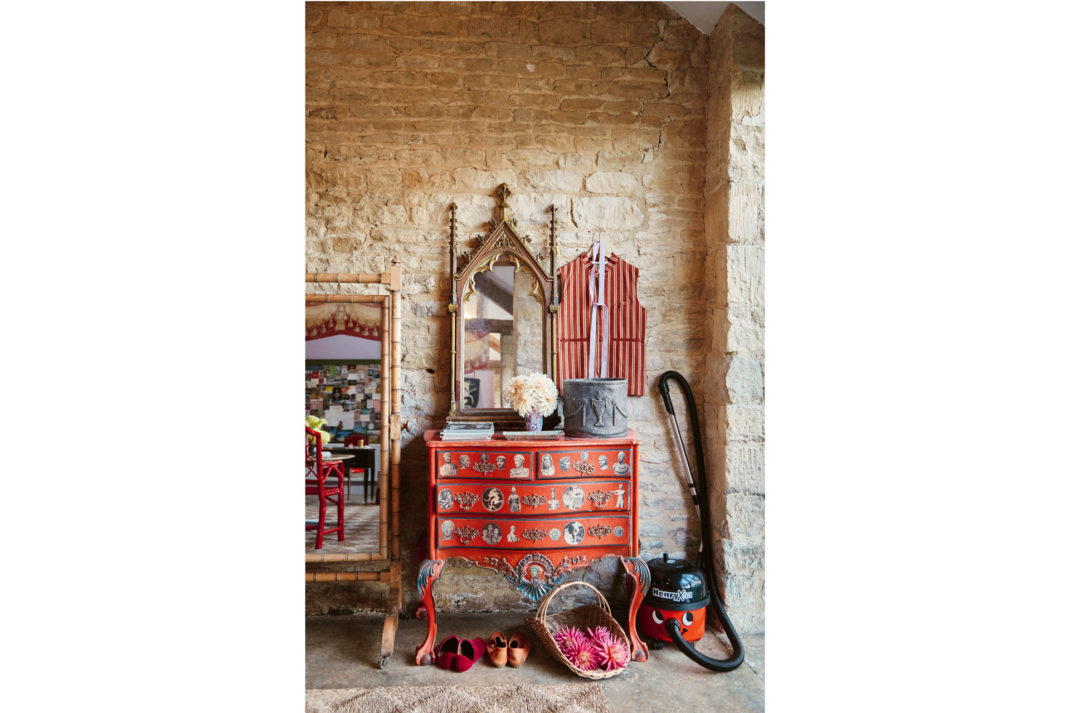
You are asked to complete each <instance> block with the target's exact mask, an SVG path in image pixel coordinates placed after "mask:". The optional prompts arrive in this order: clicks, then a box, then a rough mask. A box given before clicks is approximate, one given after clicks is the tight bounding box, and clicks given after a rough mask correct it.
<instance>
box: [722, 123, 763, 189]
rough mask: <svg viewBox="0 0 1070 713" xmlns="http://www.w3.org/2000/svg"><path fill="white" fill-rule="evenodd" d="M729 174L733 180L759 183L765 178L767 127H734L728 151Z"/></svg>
mask: <svg viewBox="0 0 1070 713" xmlns="http://www.w3.org/2000/svg"><path fill="white" fill-rule="evenodd" d="M728 176H729V178H730V179H731V180H732V181H734V182H735V181H742V182H751V183H759V182H761V181H763V180H765V128H764V127H761V126H741V125H735V126H733V127H732V141H731V144H730V148H729V151H728Z"/></svg>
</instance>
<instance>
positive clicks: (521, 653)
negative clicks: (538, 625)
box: [509, 631, 531, 666]
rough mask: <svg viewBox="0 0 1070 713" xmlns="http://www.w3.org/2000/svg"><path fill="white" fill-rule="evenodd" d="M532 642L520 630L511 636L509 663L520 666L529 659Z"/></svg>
mask: <svg viewBox="0 0 1070 713" xmlns="http://www.w3.org/2000/svg"><path fill="white" fill-rule="evenodd" d="M529 653H531V642H530V641H528V637H526V636H524V635H523V634H521V633H520V632H519V631H518V632H516V633H515V634H513V635H512V636H510V637H509V665H510V666H519V665H520V664H522V663H524V662H525V661H527V659H528V654H529Z"/></svg>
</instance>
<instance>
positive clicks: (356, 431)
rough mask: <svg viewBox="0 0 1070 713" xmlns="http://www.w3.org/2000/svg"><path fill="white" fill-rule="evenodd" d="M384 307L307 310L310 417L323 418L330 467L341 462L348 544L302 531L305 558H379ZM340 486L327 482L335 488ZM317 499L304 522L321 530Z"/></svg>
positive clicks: (310, 498)
mask: <svg viewBox="0 0 1070 713" xmlns="http://www.w3.org/2000/svg"><path fill="white" fill-rule="evenodd" d="M386 331H387V330H386V325H385V323H384V310H383V305H382V304H381V303H327V304H323V303H317V304H306V305H305V416H306V417H307V416H310V415H311V416H318V417H320V418H323V419H326V423H325V424H324V425H323V426H322V428H321V430H322V431H324V432H326V433H328V434H330V441H329V443H327V444H325V446H324V448H323V458H324V459H325V460H328V459H334V460H338V461H340V463H341V466H342V469H343V471H344V474H345V478H344V482H343V484H342V485H343V498H344V501H343V502H344V505H343V510H342V512H343V520H344V522H345V532H344V534H345V539H344V540H343V541H339V539H338V536H337V534H328V535H326V536H324V538H323V546H322V548H320V549H316V546H315V545H316V530H314V529H308V530H306V531H305V550H306V552H308V553H315V554H324V553H327V554H331V553H348V552H369V553H375V552H379V551H380V549H381V548H380V541H379V537H380V519H381V518H380V512H379V507H380V505H379V501H380V498H379V481H378V474H379V472H380V449H381V445H380V444H381V437H382V385H383V383H382V382H383V373H382V367H383V364H382V356H383V339H384V334H385V332H386ZM334 484H335V479H334V478H331V479H329V480H328V485H334ZM319 503H320V500H319V496H318V495H316V494H308V493H307V492H306V495H305V523H306V525H309V524H317V523H318V520H319ZM336 519H337V508H336V507H335V506H334V505H329V506H328V508H327V513H326V527H328V528H330V527H333V526H334V523H335V522H336Z"/></svg>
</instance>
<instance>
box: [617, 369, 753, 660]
mask: <svg viewBox="0 0 1070 713" xmlns="http://www.w3.org/2000/svg"><path fill="white" fill-rule="evenodd" d="M669 379H673V380H675V381H677V382H678V383H679V385H680V390H681V391H682V392H683V394H684V397H685V398H686V399H687V411H688V415H689V416H690V419H691V439H692V440H693V441H694V442H695V465H696V466H697V467H698V482H697V483H696V482H695V480H694V478H693V476H692V471H691V462H690V460H689V459H688V457H687V447H686V446H685V445H684V438H683V436H682V435H681V434H680V426H679V424H677V422H676V410H675V409H674V408H673V405H672V398H671V397H670V396H669ZM658 390H659V391H660V392H661V398H662V399H663V400H664V401H665V409H666V410H667V411H668V412H669V416H671V417H672V426H673V430H674V431H675V432H676V441H677V442H678V443H679V444H680V451H681V452H682V453H683V456H684V464H685V466H686V467H687V484H688V486H689V487H690V488H691V499H692V500H693V501H694V503H695V507H696V509H697V511H698V515H699V521H700V523H701V527H702V548H701V550H700V551H699V555H698V563H697V564H696V565H694V566H693V565H692V564H691V563H690V562H688V561H686V560H678V559H670V558H669V555H668V554H664V555H662V556H661V558H660V559H659V558H654V559H652V560H650V561H649V562H647V565H648V566H649V567H650V590H649V591H648V592H647V595H646V597H644V598H643V603H642V604H641V605H640V606H639V612H638V615H637V616H636V619H637V622H638V624H639V631H640V632H641V633H642V634H643V635H644V636H647V637H648V638H651V639H653V640H654V645H655V647H658V646H664V644H663V643H661V642H664V641H672V642H674V643H675V644H676V646H677V647H678V648H679V649H680V650H681V651H683V652H684V654H686V655H687V657H688V658H690V659H691V660H692V661H694V662H695V663H697V664H699V665H700V666H703V667H705V668H707V669H709V670H711V671H732V670H734V669H736V668H739V665H740V664H741V663H743V644H742V643H741V642H740V640H739V635H737V634H736V630H735V629H734V628H733V627H732V622H731V621H729V620H728V614H726V613H725V610H724V604H722V603H721V597H720V595H719V594H718V593H717V578H716V576H715V573H714V571H713V570H714V564H713V537H712V535H711V528H710V517H709V512H708V510H709V500H708V499H707V490H706V463H705V461H704V460H703V457H702V431H701V430H700V429H699V423H698V413H697V412H696V410H695V398H694V396H692V395H691V387H690V386H688V384H687V380H686V379H684V377H683V376H681V375H680V374H679V373H677V372H675V371H666V372H665V373H664V374H662V375H661V377H660V378H659V379H658ZM704 574H705V577H704V576H703V575H704ZM707 582H708V583H709V586H708V587H707ZM708 607H712V608H713V611H714V613H715V614H716V615H717V619H718V620H719V621H720V622H721V626H722V627H724V631H725V634H727V635H728V641H729V643H730V644H731V645H732V652H733V655H732V658H730V659H726V660H718V659H711V658H710V657H708V656H705V655H704V654H702V653H701V652H699V651H697V650H696V649H695V647H694V646H692V645H691V642H693V641H698V640H699V639H701V638H702V635H703V634H705V633H706V610H707V608H708Z"/></svg>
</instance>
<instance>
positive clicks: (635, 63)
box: [306, 2, 713, 613]
mask: <svg viewBox="0 0 1070 713" xmlns="http://www.w3.org/2000/svg"><path fill="white" fill-rule="evenodd" d="M306 7H307V11H306V30H307V31H306V41H307V51H306V63H307V95H306V96H307V177H306V187H307V236H306V243H307V249H306V258H307V259H306V268H307V269H308V270H309V271H319V272H336V271H339V272H373V271H382V270H385V269H387V267H388V265H389V259H390V256H392V255H397V256H398V257H399V258H400V259H401V265H402V268H403V270H404V273H405V299H406V302H405V304H404V310H403V313H402V318H403V321H404V334H403V340H402V346H401V359H402V388H403V400H402V418H403V424H404V427H405V430H404V434H403V450H402V460H403V463H402V472H401V481H402V511H403V523H402V527H403V533H402V544H403V550H404V558H403V566H404V573H403V576H404V581H405V586H406V590H407V603H408V609H409V611H410V612H411V611H412V610H413V609H414V608H415V582H414V580H415V569H416V565H417V563H418V561H419V559H420V557H421V556H422V551H421V550H420V542H421V538H422V537H424V536H425V535H426V532H425V530H426V514H425V513H426V509H427V475H426V474H427V457H426V451H425V449H424V447H423V441H422V433H423V431H424V430H425V429H427V428H437V427H441V425H442V424H443V421H444V417H445V415H446V413H447V411H448V408H449V388H450V384H449V376H450V364H449V358H450V356H449V354H450V352H449V347H448V341H449V337H450V322H449V313H448V312H447V310H446V302H447V299H448V296H449V274H448V272H449V270H448V252H447V251H448V239H447V238H448V230H449V218H448V216H449V212H448V209H447V206H448V205H449V203H450V202H451V201H454V202H456V203H457V205H458V214H457V227H458V235H459V239H460V248H461V250H462V251H464V250H472V249H473V248H474V246H475V240H474V239H475V238H476V237H477V236H480V235H482V234H484V233H485V232H486V231H487V229H488V227H489V226H488V225H487V221H488V219H489V218H490V217H491V215H492V210H493V208H494V206H495V205H496V199H495V197H494V195H495V194H494V190H495V188H496V187H497V186H498V185H499V184H501V183H503V182H504V183H508V184H509V186H510V188H511V189H512V191H513V195H512V197H511V198H510V206H511V209H512V214H513V215H515V217H516V218H517V220H518V222H519V230H520V232H521V233H522V234H523V233H526V234H528V235H530V236H531V238H532V241H531V244H532V246H533V247H534V252H535V253H536V254H537V257H540V258H541V259H542V261H543V264H544V265H546V266H548V255H547V252H548V251H547V248H546V246H547V243H548V235H549V231H548V221H549V214H548V212H547V208H548V206H549V205H550V204H551V203H554V204H555V205H556V206H557V209H558V238H559V256H558V260H559V264H560V263H563V262H566V261H568V260H571V259H572V258H574V257H576V256H577V255H579V254H580V253H581V252H582V251H584V250H585V249H586V248H587V247H588V246H589V245H590V244H591V242H592V241H593V239H594V237H595V236H596V234H597V233H598V232H599V231H601V233H602V237H603V239H604V240H605V241H606V242H607V243H608V244H609V246H610V247H611V249H612V250H613V251H614V252H615V253H616V254H617V255H619V256H621V257H622V258H624V259H625V260H627V261H629V262H632V263H633V264H635V265H637V266H638V267H639V269H640V284H639V298H640V301H641V302H642V304H643V305H644V306H645V307H646V308H647V363H646V381H647V395H646V396H643V397H636V398H631V399H629V407H630V409H631V418H630V425H631V427H632V428H634V429H635V430H636V431H637V433H638V434H639V436H640V437H641V439H642V441H643V445H642V446H641V448H640V454H641V457H640V464H639V474H640V519H639V528H640V538H641V540H642V543H643V552H642V555H643V556H644V557H652V556H655V555H658V554H660V553H661V552H662V551H667V552H670V553H676V554H681V555H685V556H687V557H689V558H693V557H694V556H695V554H696V549H697V545H698V539H699V538H698V532H699V528H698V523H697V521H696V518H695V517H694V515H693V514H692V511H691V508H690V505H689V498H688V497H687V495H686V492H685V487H684V485H683V481H682V478H681V475H680V474H681V473H682V471H683V465H682V461H680V458H679V455H678V454H677V453H676V449H675V446H674V444H673V441H672V438H671V434H670V426H669V424H668V421H667V419H666V416H665V414H664V409H663V407H662V406H661V405H660V398H658V397H657V395H656V391H655V388H654V383H655V381H656V379H657V377H658V376H659V375H660V374H661V373H662V372H663V371H665V370H666V369H675V370H677V371H680V372H681V373H683V374H685V375H686V376H687V377H688V379H689V380H690V382H691V385H692V387H693V389H694V390H695V394H696V397H697V398H698V399H699V402H700V403H699V405H700V407H703V394H704V392H705V390H706V385H705V384H704V382H703V380H704V376H705V375H706V364H707V362H708V361H709V358H708V357H709V354H708V350H709V348H710V339H709V331H710V328H709V322H708V320H709V318H710V310H709V307H708V305H707V300H708V298H709V294H708V285H707V280H706V273H707V270H706V252H707V235H706V229H705V220H706V216H705V214H704V208H703V206H704V197H705V196H704V187H705V181H706V170H707V158H706V157H707V151H706V145H705V144H706V140H707V126H706V111H707V106H706V103H707V75H708V73H709V66H708V51H709V43H708V42H707V38H706V37H705V36H704V35H702V33H700V32H699V31H698V30H696V29H695V28H694V27H692V26H691V25H690V24H689V23H688V22H687V21H685V20H683V19H682V18H680V17H679V16H678V15H677V14H676V13H675V12H673V11H672V10H670V9H669V8H668V7H666V6H664V5H662V4H661V3H656V2H648V3H633V2H627V3H309V4H308V5H307V6H306ZM540 253H541V255H540ZM343 291H345V290H343ZM350 291H355V290H350ZM685 421H686V419H684V420H682V421H681V426H683V427H684V429H685V432H686V427H687V426H686V422H685ZM707 422H708V423H710V424H712V423H713V421H712V419H710V418H707ZM583 576H584V577H585V578H587V579H588V580H590V581H592V582H593V583H595V584H597V585H598V586H601V587H602V588H603V591H605V592H606V593H607V595H608V596H610V599H611V601H612V602H613V603H616V604H619V603H620V602H621V601H622V598H623V596H624V593H625V589H626V588H625V586H624V585H625V580H624V577H623V575H622V574H621V573H620V572H619V571H618V567H617V566H616V565H615V564H612V563H607V564H601V563H600V564H598V565H596V566H593V567H591V568H589V569H588V570H585V571H584V574H583ZM306 591H307V594H306V602H307V608H308V611H309V612H310V613H320V612H327V611H348V610H352V609H362V608H374V607H377V606H379V603H380V601H381V600H382V598H383V596H384V594H385V587H381V586H380V585H376V584H362V585H361V586H359V587H354V586H352V585H327V584H317V585H309V586H308V587H307V588H306ZM435 593H436V600H437V602H438V605H439V607H440V609H441V610H444V611H449V610H457V609H468V610H477V611H479V610H518V609H529V608H530V606H529V605H527V604H526V603H525V602H524V601H523V600H522V599H521V598H520V597H519V596H518V594H517V593H516V591H515V590H514V589H513V588H512V587H511V586H510V585H509V584H508V583H507V582H506V581H505V579H504V578H502V577H500V576H497V575H495V574H492V573H489V572H488V571H487V570H483V569H480V568H477V567H467V568H466V567H464V566H462V565H459V564H455V563H452V562H451V563H450V564H448V565H447V568H446V570H445V575H444V576H443V577H442V578H441V579H440V580H439V582H438V583H437V584H436V586H435Z"/></svg>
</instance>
